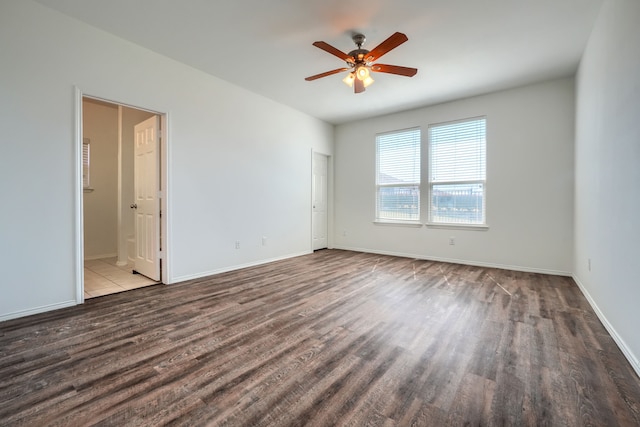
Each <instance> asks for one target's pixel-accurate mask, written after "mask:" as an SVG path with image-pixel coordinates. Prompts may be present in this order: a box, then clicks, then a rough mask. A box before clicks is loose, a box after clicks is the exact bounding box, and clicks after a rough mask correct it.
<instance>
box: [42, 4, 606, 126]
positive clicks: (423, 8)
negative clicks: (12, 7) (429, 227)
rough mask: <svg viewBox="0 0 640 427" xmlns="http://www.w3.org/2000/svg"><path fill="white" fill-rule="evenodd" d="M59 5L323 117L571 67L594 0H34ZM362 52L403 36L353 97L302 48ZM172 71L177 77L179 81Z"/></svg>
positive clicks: (568, 71) (562, 72)
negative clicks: (404, 70)
mask: <svg viewBox="0 0 640 427" xmlns="http://www.w3.org/2000/svg"><path fill="white" fill-rule="evenodd" d="M37 1H38V2H39V3H42V4H44V5H46V6H49V7H51V8H53V9H57V10H59V11H60V12H62V13H65V14H67V15H70V16H72V17H75V18H77V19H79V20H81V21H84V22H86V23H88V24H91V25H93V26H95V27H98V28H101V29H103V30H105V31H108V32H110V33H113V34H115V35H117V36H119V37H121V38H124V39H127V40H130V41H132V42H134V43H136V44H139V45H141V46H144V47H146V48H148V49H151V50H153V51H155V52H158V53H161V54H163V55H165V56H168V57H170V58H173V59H175V60H177V61H180V62H183V63H185V64H188V65H191V66H193V67H195V68H198V69H200V70H203V71H205V72H207V73H210V74H212V75H214V76H217V77H219V78H221V79H224V80H226V81H228V82H231V83H234V84H236V85H238V86H242V87H244V88H246V89H248V90H250V91H252V92H255V93H258V94H261V95H263V96H265V97H267V98H271V99H273V100H275V101H278V102H281V103H283V104H286V105H289V106H291V107H293V108H295V109H297V110H300V111H303V112H305V113H308V114H309V115H311V116H314V117H317V118H319V119H322V120H325V121H327V122H330V123H334V124H338V123H344V122H348V121H352V120H356V119H360V118H364V117H371V116H376V115H380V114H386V113H391V112H396V111H402V110H406V109H409V108H415V107H420V106H426V105H432V104H436V103H440V102H444V101H449V100H453V99H459V98H463V97H468V96H473V95H478V94H482V93H487V92H491V91H494V90H498V89H504V88H509V87H514V86H519V85H522V84H527V83H533V82H537V81H542V80H546V79H550V78H555V77H562V76H568V75H572V74H573V73H574V72H575V70H576V68H577V65H578V61H579V60H580V57H581V55H582V52H583V49H584V46H585V44H586V42H587V39H588V37H589V34H590V32H591V29H592V27H593V24H594V22H595V19H596V17H597V14H598V11H599V9H600V6H601V4H602V0H394V1H390V0H367V1H363V0H317V1H314V0H234V1H231V0H229V1H222V0H180V1H178V0H135V1H132V0H108V1H105V0H37ZM352 31H358V32H362V33H363V34H365V36H366V37H367V42H366V43H365V45H364V46H363V48H367V49H369V50H371V49H372V48H373V47H375V46H376V45H377V44H379V43H380V42H382V41H383V40H384V39H386V38H387V37H388V36H390V35H391V34H393V33H394V32H396V31H400V32H403V33H405V34H406V35H407V36H408V37H409V41H408V42H406V43H404V44H403V45H401V46H399V47H398V48H396V49H394V50H392V51H391V52H389V53H388V54H386V55H385V56H383V58H382V59H381V60H380V61H379V62H381V63H385V64H394V65H402V66H408V67H415V68H418V69H419V71H418V74H417V75H416V76H414V77H412V78H407V77H402V76H396V75H390V74H383V73H376V74H374V75H373V77H374V78H375V80H376V81H375V83H374V84H373V85H371V86H370V87H369V88H368V89H367V91H366V92H364V93H361V94H354V93H353V89H349V87H347V86H345V85H344V84H343V83H342V82H341V79H342V78H343V77H344V73H342V74H336V75H333V76H329V77H325V78H322V79H319V80H315V81H313V82H307V81H305V80H304V78H305V77H307V76H310V75H314V74H318V73H321V72H324V71H328V70H332V69H335V68H340V67H342V66H344V63H343V62H342V61H341V60H340V59H338V58H336V57H335V56H332V55H330V54H328V53H326V52H324V51H322V50H320V49H318V48H316V47H314V46H312V45H311V44H312V43H313V42H314V41H317V40H322V41H325V42H327V43H329V44H331V45H333V46H335V47H336V48H338V49H340V50H342V51H344V52H349V51H351V50H353V49H354V48H355V45H354V44H353V42H352V40H351V32H352ZM178 78H179V77H178Z"/></svg>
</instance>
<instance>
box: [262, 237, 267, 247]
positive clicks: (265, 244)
mask: <svg viewBox="0 0 640 427" xmlns="http://www.w3.org/2000/svg"><path fill="white" fill-rule="evenodd" d="M262 246H267V236H262Z"/></svg>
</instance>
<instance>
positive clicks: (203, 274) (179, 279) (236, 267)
mask: <svg viewBox="0 0 640 427" xmlns="http://www.w3.org/2000/svg"><path fill="white" fill-rule="evenodd" d="M310 253H313V251H305V252H300V253H294V254H288V255H283V256H280V257H276V258H269V259H262V260H259V261H254V262H248V263H246V264H238V265H232V266H229V267H223V268H220V269H216V270H209V271H203V272H200V273H196V274H188V275H185V276H178V277H173V278H171V280H170V281H169V283H170V284H174V283H179V282H185V281H187V280H193V279H200V278H202V277H207V276H213V275H214V274H220V273H226V272H228V271H234V270H240V269H242V268H247V267H255V266H257V265H262V264H268V263H270V262H275V261H282V260H283V259H289V258H295V257H298V256H302V255H309V254H310Z"/></svg>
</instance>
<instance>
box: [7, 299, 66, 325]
mask: <svg viewBox="0 0 640 427" xmlns="http://www.w3.org/2000/svg"><path fill="white" fill-rule="evenodd" d="M74 305H77V302H76V301H75V300H71V301H63V302H58V303H55V304H49V305H43V306H40V307H34V308H29V309H27V310H20V311H14V312H13V313H8V314H3V315H0V322H4V321H5V320H11V319H17V318H19V317H25V316H31V315H32V314H39V313H44V312H46V311H52V310H58V309H60V308H67V307H72V306H74Z"/></svg>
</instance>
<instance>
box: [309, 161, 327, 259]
mask: <svg viewBox="0 0 640 427" xmlns="http://www.w3.org/2000/svg"><path fill="white" fill-rule="evenodd" d="M312 163H313V164H312V171H313V177H312V182H313V186H312V190H311V199H312V201H313V208H312V209H313V210H312V218H311V222H312V228H313V250H316V249H323V248H326V247H327V227H328V226H327V163H328V162H327V156H325V155H322V154H318V153H313V162H312Z"/></svg>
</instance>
